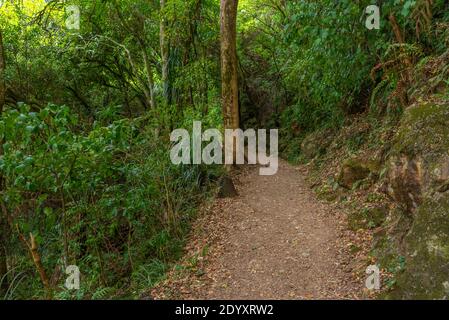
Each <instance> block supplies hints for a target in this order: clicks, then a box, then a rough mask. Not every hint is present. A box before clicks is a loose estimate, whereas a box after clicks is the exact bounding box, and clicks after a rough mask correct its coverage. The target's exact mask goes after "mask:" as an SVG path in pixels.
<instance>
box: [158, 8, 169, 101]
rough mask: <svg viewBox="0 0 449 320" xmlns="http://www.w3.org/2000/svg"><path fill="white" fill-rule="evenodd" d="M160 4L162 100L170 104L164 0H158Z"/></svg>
mask: <svg viewBox="0 0 449 320" xmlns="http://www.w3.org/2000/svg"><path fill="white" fill-rule="evenodd" d="M160 4H161V14H160V16H161V22H160V35H159V41H160V46H161V58H162V84H163V86H164V100H165V103H166V104H168V105H169V104H171V92H170V91H171V88H170V78H169V76H170V75H169V57H170V52H169V50H170V47H169V43H168V39H167V31H166V19H165V17H164V16H165V12H164V11H165V0H160Z"/></svg>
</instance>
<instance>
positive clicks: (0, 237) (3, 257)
mask: <svg viewBox="0 0 449 320" xmlns="http://www.w3.org/2000/svg"><path fill="white" fill-rule="evenodd" d="M5 67H6V63H5V50H4V48H3V34H2V30H1V29H0V115H1V114H2V113H3V107H4V105H5V97H6V84H5ZM0 155H3V141H0ZM0 191H3V175H2V174H1V173H0ZM6 235H7V224H6V217H3V216H2V215H0V281H1V280H2V279H3V277H5V278H4V279H3V281H1V287H0V292H1V291H3V290H6V289H7V288H8V281H7V279H6V274H7V273H8V265H7V254H6Z"/></svg>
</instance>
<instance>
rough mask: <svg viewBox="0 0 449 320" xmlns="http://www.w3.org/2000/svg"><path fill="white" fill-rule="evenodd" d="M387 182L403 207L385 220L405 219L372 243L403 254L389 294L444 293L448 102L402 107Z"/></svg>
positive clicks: (448, 263) (448, 282)
mask: <svg viewBox="0 0 449 320" xmlns="http://www.w3.org/2000/svg"><path fill="white" fill-rule="evenodd" d="M387 184H388V188H387V190H388V191H387V192H388V193H389V195H390V196H392V197H393V198H394V199H395V200H396V202H397V203H398V204H399V205H400V206H401V207H402V208H403V210H402V214H401V215H400V216H399V219H396V218H394V219H392V218H390V219H389V220H390V223H391V224H393V223H394V222H393V221H400V220H402V221H409V223H407V224H409V227H408V228H407V229H405V230H403V229H400V230H397V229H396V230H395V229H394V228H390V229H388V231H387V232H386V234H385V235H382V236H381V237H379V241H378V245H377V248H376V250H377V251H378V252H377V253H378V254H379V256H383V257H390V258H392V259H394V254H391V253H392V252H393V253H401V254H402V253H403V254H404V256H405V267H404V270H403V271H401V272H400V273H399V274H398V275H397V282H396V285H395V289H394V290H393V291H392V292H391V293H389V297H391V298H404V299H449V105H447V104H441V103H440V104H435V103H421V104H417V105H415V106H413V107H410V108H409V109H407V110H406V111H405V114H404V116H403V119H402V121H401V124H400V127H399V129H398V132H397V135H396V137H395V139H394V145H393V148H392V150H391V152H390V157H389V160H388V174H387ZM386 224H388V222H387V223H386ZM407 224H405V225H407ZM392 248H393V249H392Z"/></svg>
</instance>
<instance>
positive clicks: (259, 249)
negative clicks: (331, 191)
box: [152, 160, 361, 300]
mask: <svg viewBox="0 0 449 320" xmlns="http://www.w3.org/2000/svg"><path fill="white" fill-rule="evenodd" d="M235 180H236V187H237V190H238V193H239V196H238V197H235V198H230V199H216V200H215V201H214V203H213V205H212V207H211V208H209V209H208V210H207V212H206V214H204V215H203V216H202V217H201V218H200V219H198V221H197V223H195V225H194V229H193V230H194V233H193V236H192V239H190V241H189V246H188V248H187V250H188V254H187V256H186V258H185V260H184V263H183V266H184V267H183V268H178V269H177V271H175V270H174V271H172V272H171V273H170V274H169V276H168V280H167V281H165V282H164V283H162V284H161V285H159V286H158V287H156V288H155V289H154V290H153V292H152V296H153V298H155V299H161V298H174V299H176V298H182V299H226V300H227V299H340V298H357V296H358V293H360V291H361V290H360V287H359V284H355V283H354V282H353V280H351V279H352V278H353V277H352V276H351V273H350V268H348V259H349V257H348V255H347V254H346V253H345V250H344V248H343V246H344V245H343V241H341V237H342V234H341V233H342V223H341V222H342V219H343V213H341V212H339V211H338V210H335V209H334V208H333V207H331V206H330V205H328V204H326V203H323V202H321V201H319V200H318V199H317V198H316V196H315V194H314V192H313V191H312V190H310V188H309V187H308V186H307V184H306V183H305V181H304V172H302V171H301V167H294V166H291V165H290V164H288V163H287V162H285V161H282V160H281V161H280V163H279V171H278V173H277V174H276V175H273V176H260V175H259V170H257V168H255V167H252V168H245V169H244V170H243V172H242V173H240V174H239V175H238V176H237V177H236V179H235ZM206 249H207V253H206V254H205V252H206Z"/></svg>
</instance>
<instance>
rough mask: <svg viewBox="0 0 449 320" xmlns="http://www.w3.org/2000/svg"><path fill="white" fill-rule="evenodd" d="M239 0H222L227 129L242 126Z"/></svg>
mask: <svg viewBox="0 0 449 320" xmlns="http://www.w3.org/2000/svg"><path fill="white" fill-rule="evenodd" d="M237 6H238V0H221V8H220V22H221V88H222V92H221V97H222V111H223V121H224V128H225V129H238V128H239V127H240V119H239V104H238V99H239V96H238V73H237V72H238V71H237V42H236V38H237Z"/></svg>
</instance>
